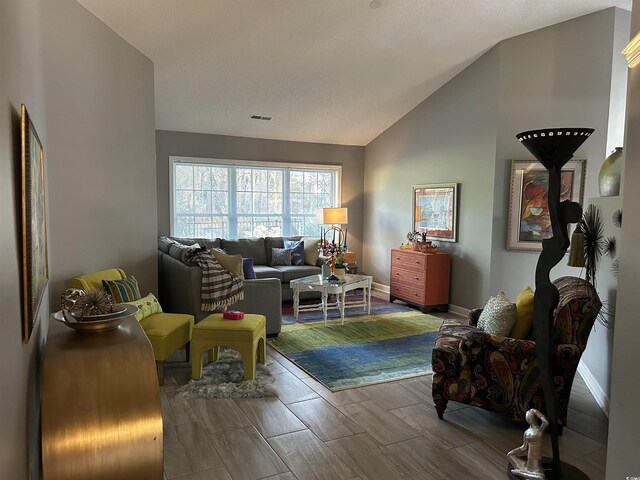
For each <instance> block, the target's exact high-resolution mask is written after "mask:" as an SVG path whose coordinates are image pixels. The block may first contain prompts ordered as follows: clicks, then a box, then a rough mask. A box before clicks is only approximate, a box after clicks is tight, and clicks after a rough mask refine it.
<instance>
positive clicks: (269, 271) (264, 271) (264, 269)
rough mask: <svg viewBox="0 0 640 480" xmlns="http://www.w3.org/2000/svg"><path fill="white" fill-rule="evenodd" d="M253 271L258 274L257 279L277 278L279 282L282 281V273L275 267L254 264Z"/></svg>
mask: <svg viewBox="0 0 640 480" xmlns="http://www.w3.org/2000/svg"><path fill="white" fill-rule="evenodd" d="M253 269H254V270H255V272H256V278H277V279H278V280H280V281H282V272H281V271H279V270H276V269H275V268H274V267H268V266H266V265H255V264H254V265H253Z"/></svg>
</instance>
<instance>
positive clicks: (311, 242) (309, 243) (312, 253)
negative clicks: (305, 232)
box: [304, 237, 320, 267]
mask: <svg viewBox="0 0 640 480" xmlns="http://www.w3.org/2000/svg"><path fill="white" fill-rule="evenodd" d="M319 244H320V239H319V238H307V237H305V238H304V263H305V265H313V266H314V267H315V266H316V265H317V264H318V257H319V256H320V251H319V250H318V245H319Z"/></svg>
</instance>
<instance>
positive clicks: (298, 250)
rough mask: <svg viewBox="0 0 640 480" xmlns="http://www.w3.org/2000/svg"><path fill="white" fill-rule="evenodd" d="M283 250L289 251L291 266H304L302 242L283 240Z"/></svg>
mask: <svg viewBox="0 0 640 480" xmlns="http://www.w3.org/2000/svg"><path fill="white" fill-rule="evenodd" d="M284 248H288V249H289V250H291V265H304V240H285V241H284Z"/></svg>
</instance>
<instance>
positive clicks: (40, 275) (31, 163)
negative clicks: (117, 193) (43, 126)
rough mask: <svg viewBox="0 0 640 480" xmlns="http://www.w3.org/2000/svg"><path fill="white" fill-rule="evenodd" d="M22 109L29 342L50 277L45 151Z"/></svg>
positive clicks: (25, 335) (24, 268)
mask: <svg viewBox="0 0 640 480" xmlns="http://www.w3.org/2000/svg"><path fill="white" fill-rule="evenodd" d="M21 113H22V115H21V117H22V118H21V121H20V135H21V144H22V150H21V157H22V158H21V160H22V162H21V163H22V171H21V177H22V178H21V180H22V298H23V341H24V343H28V342H29V338H30V337H31V332H33V329H34V327H35V326H36V323H37V321H38V310H39V308H40V304H41V303H42V298H43V297H44V292H45V288H46V286H47V282H48V281H49V265H48V257H47V227H46V225H47V214H46V210H45V191H44V151H43V148H42V143H41V142H40V138H38V134H37V133H36V129H35V128H34V126H33V123H32V122H31V118H30V117H29V114H28V113H27V109H26V108H25V106H24V105H22V112H21Z"/></svg>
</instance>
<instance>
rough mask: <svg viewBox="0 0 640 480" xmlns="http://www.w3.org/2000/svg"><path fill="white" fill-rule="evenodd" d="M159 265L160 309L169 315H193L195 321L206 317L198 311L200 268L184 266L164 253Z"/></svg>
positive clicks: (200, 280)
mask: <svg viewBox="0 0 640 480" xmlns="http://www.w3.org/2000/svg"><path fill="white" fill-rule="evenodd" d="M161 265H162V268H161V270H160V279H159V282H160V284H161V286H162V288H161V289H160V292H161V295H160V299H159V300H160V303H161V305H162V309H163V310H165V311H167V312H170V313H187V314H190V315H193V316H194V317H195V319H196V321H198V320H201V319H202V318H204V317H205V316H206V315H208V314H207V313H206V312H202V311H201V310H200V290H201V285H202V272H201V270H200V267H193V266H189V265H186V264H184V263H182V262H181V261H179V260H176V259H175V258H173V257H171V256H170V255H167V254H166V253H162V254H161Z"/></svg>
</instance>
